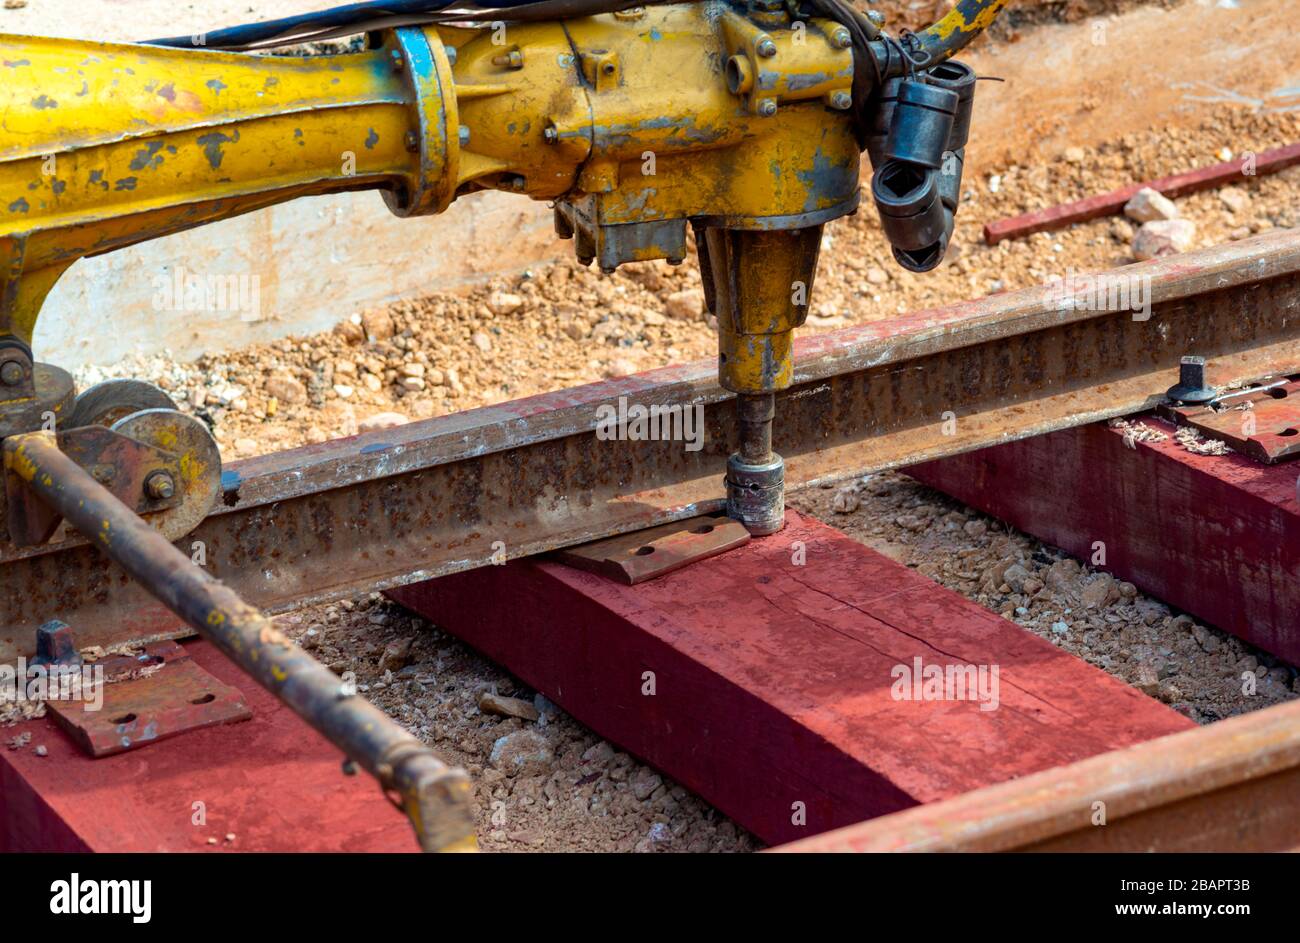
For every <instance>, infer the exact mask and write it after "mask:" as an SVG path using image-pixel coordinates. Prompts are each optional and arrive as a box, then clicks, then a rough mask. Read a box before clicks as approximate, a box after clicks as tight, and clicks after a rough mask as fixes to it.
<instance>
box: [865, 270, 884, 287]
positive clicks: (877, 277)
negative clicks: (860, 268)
mask: <svg viewBox="0 0 1300 943" xmlns="http://www.w3.org/2000/svg"><path fill="white" fill-rule="evenodd" d="M867 281H868V282H870V283H871V284H873V285H883V284H885V282H887V281H889V273H888V272H886V271H885V270H884V269H882V268H876V267H875V266H872V267H871V268H869V269H867Z"/></svg>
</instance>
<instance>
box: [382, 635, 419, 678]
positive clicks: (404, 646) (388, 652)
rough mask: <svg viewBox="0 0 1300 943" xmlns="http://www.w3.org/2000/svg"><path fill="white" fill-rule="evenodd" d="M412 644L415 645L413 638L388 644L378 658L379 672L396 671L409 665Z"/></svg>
mask: <svg viewBox="0 0 1300 943" xmlns="http://www.w3.org/2000/svg"><path fill="white" fill-rule="evenodd" d="M413 644H415V637H414V636H412V637H411V638H405V639H398V640H397V641H395V642H389V643H388V645H387V646H385V648H384V653H383V654H382V655H380V656H379V670H380V671H398V670H399V669H402V668H405V667H406V666H407V665H409V664H410V663H411V646H412V645H413Z"/></svg>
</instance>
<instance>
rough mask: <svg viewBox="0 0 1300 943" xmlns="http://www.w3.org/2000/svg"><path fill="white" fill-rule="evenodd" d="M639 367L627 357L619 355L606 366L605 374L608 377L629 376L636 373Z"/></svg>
mask: <svg viewBox="0 0 1300 943" xmlns="http://www.w3.org/2000/svg"><path fill="white" fill-rule="evenodd" d="M636 370H637V367H636V364H634V363H633V362H632V361H630V360H628V359H627V358H626V357H617V358H615V359H614V360H611V361H610V362H609V365H608V366H607V367H605V376H607V377H615V378H616V377H628V376H631V375H632V374H634V373H636Z"/></svg>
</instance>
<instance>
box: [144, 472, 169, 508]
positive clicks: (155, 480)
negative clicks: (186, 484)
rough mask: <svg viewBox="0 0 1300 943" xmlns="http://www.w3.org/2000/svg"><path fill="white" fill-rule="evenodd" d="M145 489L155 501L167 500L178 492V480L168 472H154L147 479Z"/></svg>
mask: <svg viewBox="0 0 1300 943" xmlns="http://www.w3.org/2000/svg"><path fill="white" fill-rule="evenodd" d="M144 490H145V493H146V494H148V495H149V497H151V498H153V499H154V500H155V501H165V500H167V499H168V498H170V497H172V496H174V495H175V494H176V482H175V481H174V480H173V479H172V476H171V475H169V474H167V472H163V471H160V472H154V473H153V474H152V475H150V476H149V477H148V478H147V479H145V483H144Z"/></svg>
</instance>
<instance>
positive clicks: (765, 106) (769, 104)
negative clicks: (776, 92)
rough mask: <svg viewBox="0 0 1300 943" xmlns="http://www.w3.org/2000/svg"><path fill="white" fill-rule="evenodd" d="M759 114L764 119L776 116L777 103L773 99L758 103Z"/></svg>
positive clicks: (765, 99)
mask: <svg viewBox="0 0 1300 943" xmlns="http://www.w3.org/2000/svg"><path fill="white" fill-rule="evenodd" d="M758 113H759V115H760V116H762V117H764V118H770V117H772V116H773V115H774V114H776V102H775V101H774V100H773V99H771V98H764V99H763V100H762V101H761V102H759V103H758Z"/></svg>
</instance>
